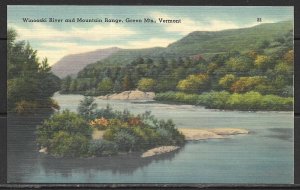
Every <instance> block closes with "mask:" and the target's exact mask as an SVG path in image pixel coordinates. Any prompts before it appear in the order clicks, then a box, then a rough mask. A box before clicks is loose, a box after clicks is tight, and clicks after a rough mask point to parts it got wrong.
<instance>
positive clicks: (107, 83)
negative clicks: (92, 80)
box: [97, 78, 113, 95]
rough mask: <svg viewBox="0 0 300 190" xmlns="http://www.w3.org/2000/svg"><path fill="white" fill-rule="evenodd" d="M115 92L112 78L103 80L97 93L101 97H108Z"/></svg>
mask: <svg viewBox="0 0 300 190" xmlns="http://www.w3.org/2000/svg"><path fill="white" fill-rule="evenodd" d="M112 90H113V82H112V81H111V79H110V78H105V79H102V81H101V82H100V83H99V84H98V87H97V91H98V92H99V94H100V95H106V94H109V93H111V92H112Z"/></svg>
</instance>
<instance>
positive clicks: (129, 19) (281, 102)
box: [7, 5, 294, 184]
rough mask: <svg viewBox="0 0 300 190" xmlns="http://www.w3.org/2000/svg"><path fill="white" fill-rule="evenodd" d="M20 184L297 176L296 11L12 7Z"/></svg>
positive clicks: (14, 152) (11, 108) (11, 109)
mask: <svg viewBox="0 0 300 190" xmlns="http://www.w3.org/2000/svg"><path fill="white" fill-rule="evenodd" d="M7 14H8V15H7V17H8V18H7V19H8V27H7V28H8V30H7V36H8V41H7V62H8V63H7V101H8V107H7V111H8V134H7V135H8V138H7V140H8V141H7V143H8V148H7V151H8V152H7V153H8V155H7V156H8V157H7V160H8V168H7V172H8V173H7V180H8V183H168V184H172V183H193V184H195V183H214V184H215V183H222V184H223V183H225V184H232V183H237V184H293V183H294V174H293V173H294V135H293V132H294V112H293V107H294V88H293V77H294V42H293V39H294V31H293V29H294V16H293V15H294V9H293V7H289V6H281V7H274V6H243V7H238V6H71V5H68V6H67V5H64V6H61V5H57V6H52V5H51V6H50V5H47V6H29V5H27V6H21V5H10V6H8V10H7Z"/></svg>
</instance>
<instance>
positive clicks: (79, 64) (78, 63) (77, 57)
mask: <svg viewBox="0 0 300 190" xmlns="http://www.w3.org/2000/svg"><path fill="white" fill-rule="evenodd" d="M119 50H121V49H120V48H118V47H111V48H105V49H97V50H94V51H90V52H85V53H77V54H70V55H66V56H64V57H63V58H61V59H60V60H59V61H58V62H56V63H55V64H54V65H53V66H52V69H51V70H52V72H53V73H54V74H55V75H57V76H58V77H60V78H64V77H66V76H68V75H77V73H78V72H79V71H80V70H82V69H83V68H84V67H85V66H87V65H89V64H91V63H95V62H97V61H99V60H102V59H105V58H107V57H109V56H110V55H112V54H114V53H116V52H118V51H119Z"/></svg>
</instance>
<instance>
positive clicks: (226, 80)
mask: <svg viewBox="0 0 300 190" xmlns="http://www.w3.org/2000/svg"><path fill="white" fill-rule="evenodd" d="M235 81H236V77H235V76H234V75H233V74H227V75H225V76H224V77H222V78H221V79H220V80H219V85H220V86H222V87H223V88H224V89H225V90H229V89H230V87H231V85H232V84H233V83H234V82H235Z"/></svg>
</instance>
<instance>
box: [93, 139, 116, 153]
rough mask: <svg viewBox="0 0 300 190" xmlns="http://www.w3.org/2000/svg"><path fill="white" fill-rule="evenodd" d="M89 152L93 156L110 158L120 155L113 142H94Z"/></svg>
mask: <svg viewBox="0 0 300 190" xmlns="http://www.w3.org/2000/svg"><path fill="white" fill-rule="evenodd" d="M88 152H89V155H92V156H110V155H114V154H117V153H118V146H117V145H116V144H115V143H113V142H111V141H106V140H92V141H91V142H90V145H89V150H88Z"/></svg>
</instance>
